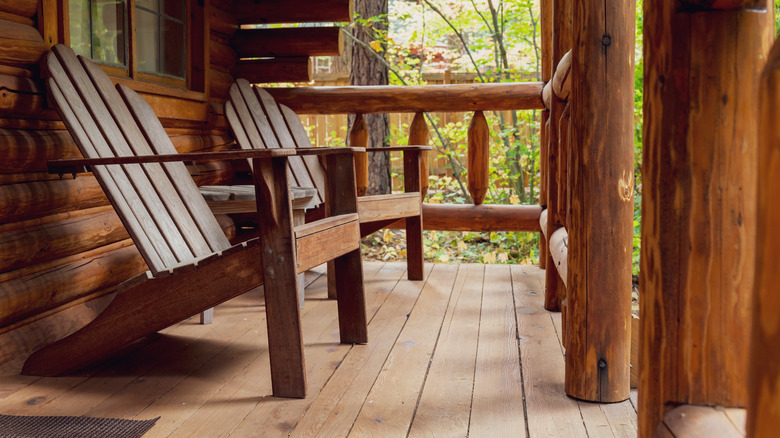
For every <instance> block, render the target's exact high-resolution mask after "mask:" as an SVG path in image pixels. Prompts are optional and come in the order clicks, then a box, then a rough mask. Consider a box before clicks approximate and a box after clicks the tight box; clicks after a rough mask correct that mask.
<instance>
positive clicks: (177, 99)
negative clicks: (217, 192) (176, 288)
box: [0, 0, 238, 364]
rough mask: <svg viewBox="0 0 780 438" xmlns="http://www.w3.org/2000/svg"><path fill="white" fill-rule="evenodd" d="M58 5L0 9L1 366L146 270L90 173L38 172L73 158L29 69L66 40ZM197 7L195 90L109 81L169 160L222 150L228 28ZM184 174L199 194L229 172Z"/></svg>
mask: <svg viewBox="0 0 780 438" xmlns="http://www.w3.org/2000/svg"><path fill="white" fill-rule="evenodd" d="M192 4H193V5H196V4H197V2H192ZM195 7H197V6H195ZM66 8H67V2H65V1H62V0H59V1H57V0H16V1H13V2H9V1H0V157H2V159H0V364H3V363H8V362H10V361H20V360H24V359H25V358H26V357H27V355H28V354H29V353H30V352H32V351H34V350H36V349H38V348H40V347H41V346H43V345H45V344H46V343H49V342H52V341H54V340H55V339H57V338H59V337H62V336H64V335H65V334H67V333H69V332H72V331H74V330H76V329H77V328H78V327H80V326H81V325H83V324H85V323H86V322H87V321H89V319H91V318H92V317H94V316H95V315H96V314H97V313H99V312H100V310H102V308H103V306H105V305H106V304H107V302H108V300H109V299H110V296H109V294H110V293H111V292H113V291H114V290H115V288H116V286H117V285H118V284H119V283H121V282H123V281H125V280H127V279H129V278H131V277H133V276H135V275H137V274H140V273H142V272H143V271H145V270H146V269H147V268H146V264H145V263H144V261H143V259H142V258H141V256H140V254H139V253H138V251H137V250H136V248H135V246H134V245H133V243H132V241H131V240H130V239H129V236H128V234H127V231H126V230H125V229H124V227H123V226H122V224H121V222H120V221H119V218H118V217H117V215H116V213H114V210H113V209H112V207H111V206H110V205H109V204H108V200H107V199H106V197H105V195H104V194H103V191H102V190H101V188H100V186H99V185H98V183H97V181H96V180H95V179H94V178H93V177H92V176H91V175H90V174H84V175H79V176H78V177H77V178H75V179H74V178H73V176H64V177H63V178H62V179H60V178H59V177H58V176H56V175H49V174H48V173H47V167H46V163H47V161H48V160H52V159H58V158H73V157H80V155H81V154H80V153H79V151H78V149H77V147H76V145H75V143H74V142H73V140H72V139H71V137H70V135H69V134H68V132H67V130H66V129H65V126H64V124H63V123H62V122H61V121H60V120H59V117H58V115H57V113H56V112H55V111H54V110H53V109H51V108H50V107H48V106H47V104H46V92H45V88H44V81H43V79H42V77H41V73H40V68H39V66H40V64H41V59H42V58H43V56H44V55H45V53H46V52H47V51H48V49H49V48H50V47H51V46H52V45H53V44H56V43H58V42H65V43H67V41H68V29H67V25H63V23H64V22H65V21H66V20H65V19H64V18H63V17H66V16H67V14H64V15H63V11H67V9H66ZM202 8H203V9H202V11H201V12H200V14H197V12H198V11H197V10H195V9H194V8H193V10H192V12H193V13H192V14H191V15H190V20H189V21H188V24H189V25H190V26H192V28H191V37H192V38H191V40H195V41H194V42H191V43H190V44H192V47H191V51H192V57H191V59H192V61H190V62H191V63H197V62H198V60H200V61H199V62H200V63H201V64H200V65H201V66H202V65H208V69H207V74H203V73H202V72H198V71H193V72H192V73H191V76H192V77H193V78H194V79H193V80H194V81H196V82H197V81H198V80H199V81H200V85H198V84H194V85H192V86H191V87H190V88H193V89H197V88H198V87H200V88H201V89H200V90H199V91H191V90H184V89H181V88H175V87H170V86H165V85H160V84H154V83H149V82H139V81H133V80H130V79H127V78H125V79H116V78H115V81H118V82H123V83H126V84H128V85H129V86H131V87H132V88H134V89H136V90H137V91H139V93H141V95H142V96H144V97H145V98H146V99H147V100H148V101H149V102H150V104H151V105H152V107H153V108H154V110H155V112H156V113H157V114H158V116H159V117H160V118H161V120H162V122H163V125H164V126H165V128H166V130H167V131H168V133H169V135H170V137H171V139H172V141H173V143H174V145H175V146H176V148H177V149H178V150H179V151H180V152H185V151H199V150H208V149H211V150H215V149H222V148H230V147H233V140H232V138H231V137H230V136H229V133H228V131H227V123H226V122H225V120H224V117H223V115H222V103H223V102H224V100H225V98H226V95H227V90H228V87H229V86H230V84H231V82H232V81H233V77H232V75H231V74H230V69H231V68H232V67H233V64H234V63H235V61H236V60H237V59H238V57H237V56H236V54H235V52H234V51H233V50H232V49H231V48H230V47H229V45H228V40H229V38H230V37H231V36H232V34H233V33H234V32H235V30H236V29H237V24H236V21H235V19H234V16H233V15H232V13H230V12H229V8H230V1H217V0H215V1H213V2H211V4H209V2H208V1H207V2H205V4H204V5H203V6H202ZM42 11H44V12H42ZM209 23H210V24H209ZM198 29H201V30H198ZM198 36H201V37H203V40H202V41H203V42H202V43H201V45H200V48H201V50H200V51H198V50H197V46H198V44H197V43H198V41H197V38H198ZM204 47H207V48H208V50H206V49H205V48H204ZM199 57H200V58H199ZM209 59H210V62H209V61H208V60H209ZM191 65H192V64H191ZM191 65H190V67H189V68H193V67H192V66H191ZM201 70H203V69H201ZM198 78H199V79H198ZM190 171H191V173H192V174H193V176H194V177H195V178H196V181H197V182H198V184H199V185H202V184H220V183H224V182H226V181H228V180H230V179H231V178H232V177H233V174H234V169H233V168H232V167H231V166H230V165H229V164H227V163H209V164H207V165H201V166H197V167H192V168H191V169H190ZM222 219H225V222H224V226H225V228H226V230H227V231H229V230H230V228H231V225H232V222H231V221H230V220H229V218H227V217H224V218H222ZM228 234H229V235H230V233H228Z"/></svg>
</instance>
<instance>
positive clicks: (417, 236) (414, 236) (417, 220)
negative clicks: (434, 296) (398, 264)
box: [406, 216, 425, 280]
mask: <svg viewBox="0 0 780 438" xmlns="http://www.w3.org/2000/svg"><path fill="white" fill-rule="evenodd" d="M422 231H423V230H422V217H421V216H414V217H409V218H406V264H407V267H406V274H407V278H408V279H409V280H422V279H423V271H424V269H425V267H424V266H423V263H424V255H423V233H422Z"/></svg>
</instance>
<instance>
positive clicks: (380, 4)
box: [350, 0, 392, 195]
mask: <svg viewBox="0 0 780 438" xmlns="http://www.w3.org/2000/svg"><path fill="white" fill-rule="evenodd" d="M355 12H357V13H358V15H359V16H360V18H362V19H367V18H370V17H375V16H378V15H384V16H385V19H384V20H382V21H380V22H379V23H375V24H373V25H372V27H373V28H374V29H376V30H386V29H387V18H386V17H387V0H356V1H355ZM354 34H355V37H356V38H357V39H359V40H361V41H364V42H366V43H370V42H371V41H373V40H374V39H375V38H374V36H373V35H372V34H371V32H369V31H367V29H366V28H365V27H363V26H360V25H357V26H355V30H354ZM380 55H384V53H383V52H382V53H380ZM350 84H352V85H387V84H388V81H387V67H385V66H384V65H383V64H382V63H381V61H380V60H379V59H377V58H376V55H374V54H373V53H370V52H369V51H368V50H366V49H365V48H363V47H361V46H360V45H358V44H353V45H352V72H351V73H350ZM353 119H354V117H350V124H351V121H352V120H353ZM365 119H366V126H367V128H368V135H369V138H368V146H369V147H386V146H389V142H388V138H389V137H390V120H389V117H388V115H387V114H366V115H365ZM368 174H369V182H368V193H367V194H369V195H377V194H382V193H390V191H391V189H392V188H391V179H390V154H389V153H387V152H385V153H372V154H369V155H368Z"/></svg>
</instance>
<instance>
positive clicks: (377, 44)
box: [368, 40, 382, 52]
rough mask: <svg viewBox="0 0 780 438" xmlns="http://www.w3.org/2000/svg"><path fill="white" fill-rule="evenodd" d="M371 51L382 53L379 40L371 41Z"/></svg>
mask: <svg viewBox="0 0 780 438" xmlns="http://www.w3.org/2000/svg"><path fill="white" fill-rule="evenodd" d="M368 45H369V46H371V48H372V49H374V51H375V52H381V51H382V42H381V41H379V40H374V41H371V42H370V43H369V44H368Z"/></svg>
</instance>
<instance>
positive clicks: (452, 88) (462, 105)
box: [267, 82, 544, 114]
mask: <svg viewBox="0 0 780 438" xmlns="http://www.w3.org/2000/svg"><path fill="white" fill-rule="evenodd" d="M543 86H544V84H543V83H541V82H512V83H500V84H456V85H419V86H396V85H386V86H362V87H300V88H268V89H267V91H268V92H269V93H271V94H272V95H273V96H274V98H275V99H276V100H277V102H279V103H282V104H284V105H287V106H289V107H290V108H292V110H293V111H295V112H296V113H298V114H357V113H360V114H368V113H418V112H456V111H458V112H460V111H462V112H466V111H469V112H470V111H503V110H533V109H542V108H544V105H543V104H542V88H543Z"/></svg>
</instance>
